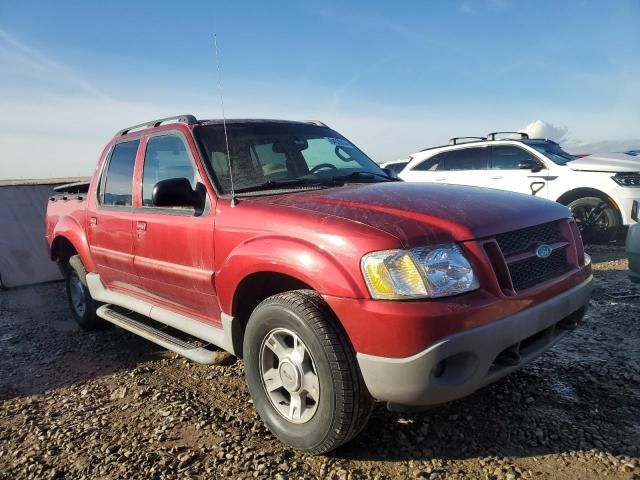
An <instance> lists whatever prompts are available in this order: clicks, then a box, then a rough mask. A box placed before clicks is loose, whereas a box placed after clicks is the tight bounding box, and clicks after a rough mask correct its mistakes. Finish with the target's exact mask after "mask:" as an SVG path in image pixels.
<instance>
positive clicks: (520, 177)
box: [487, 145, 549, 198]
mask: <svg viewBox="0 0 640 480" xmlns="http://www.w3.org/2000/svg"><path fill="white" fill-rule="evenodd" d="M527 161H538V162H539V160H538V159H536V158H535V156H534V155H533V154H532V153H530V152H528V151H526V150H525V149H523V148H520V147H518V146H515V145H493V146H491V147H489V168H490V169H491V173H490V184H489V185H487V186H488V187H491V188H497V189H500V190H509V191H510V192H518V193H527V194H529V195H536V196H538V197H542V198H547V197H548V192H547V176H548V175H549V173H548V170H547V169H546V168H544V165H543V164H542V163H541V162H540V166H541V167H543V168H542V170H540V171H538V172H533V171H531V170H530V169H522V168H520V167H519V165H521V164H522V163H524V162H527Z"/></svg>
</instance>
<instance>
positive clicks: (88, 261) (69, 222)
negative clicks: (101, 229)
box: [51, 216, 96, 272]
mask: <svg viewBox="0 0 640 480" xmlns="http://www.w3.org/2000/svg"><path fill="white" fill-rule="evenodd" d="M59 238H65V239H66V240H67V241H69V243H71V245H73V248H74V249H75V251H76V252H77V253H78V255H79V256H80V259H81V260H82V263H83V265H84V267H85V269H86V270H87V272H95V271H96V265H95V263H94V262H93V259H92V258H91V252H90V251H89V242H88V240H87V234H86V232H85V230H84V228H83V227H82V225H81V224H80V222H78V220H77V219H76V218H74V217H71V216H68V217H62V218H60V220H59V221H58V222H57V223H56V226H55V228H54V229H53V232H52V234H51V239H52V241H51V247H52V248H53V247H54V246H55V244H56V240H57V239H59ZM52 253H53V252H52Z"/></svg>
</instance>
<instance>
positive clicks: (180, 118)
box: [116, 114, 198, 137]
mask: <svg viewBox="0 0 640 480" xmlns="http://www.w3.org/2000/svg"><path fill="white" fill-rule="evenodd" d="M169 120H175V121H176V122H177V123H186V124H187V125H194V124H196V123H198V119H197V118H196V117H194V116H193V115H190V114H186V115H176V116H175V117H166V118H159V119H157V120H151V121H149V122H144V123H140V124H138V125H132V126H131V127H127V128H123V129H122V130H120V131H118V133H116V137H119V136H121V135H126V134H127V133H129V132H130V131H131V130H135V129H137V128H154V127H158V126H160V124H162V123H164V122H168V121H169Z"/></svg>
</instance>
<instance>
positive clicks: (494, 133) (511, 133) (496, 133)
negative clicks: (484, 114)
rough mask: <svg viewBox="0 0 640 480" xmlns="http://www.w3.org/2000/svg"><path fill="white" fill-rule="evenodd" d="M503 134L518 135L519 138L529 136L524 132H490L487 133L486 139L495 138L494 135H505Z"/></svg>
mask: <svg viewBox="0 0 640 480" xmlns="http://www.w3.org/2000/svg"><path fill="white" fill-rule="evenodd" d="M505 134H510V135H520V139H521V140H522V139H524V138H529V135H528V134H526V133H524V132H491V133H487V140H495V139H496V135H505Z"/></svg>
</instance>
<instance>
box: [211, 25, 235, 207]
mask: <svg viewBox="0 0 640 480" xmlns="http://www.w3.org/2000/svg"><path fill="white" fill-rule="evenodd" d="M213 48H214V49H215V52H216V68H217V70H218V90H220V106H221V108H222V128H223V130H224V143H225V145H226V147H227V165H228V167H229V183H231V206H232V207H235V206H236V203H237V201H236V192H235V188H234V186H233V170H232V168H231V153H230V152H229V136H228V135H227V118H226V117H225V114H224V96H223V94H222V67H221V66H220V57H219V55H218V35H216V34H215V33H214V34H213Z"/></svg>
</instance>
